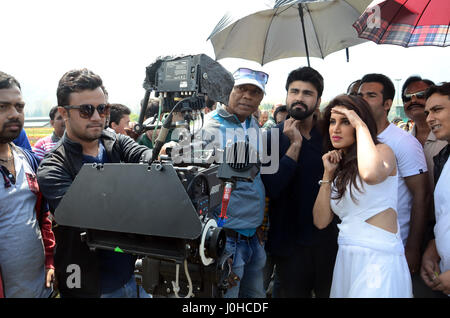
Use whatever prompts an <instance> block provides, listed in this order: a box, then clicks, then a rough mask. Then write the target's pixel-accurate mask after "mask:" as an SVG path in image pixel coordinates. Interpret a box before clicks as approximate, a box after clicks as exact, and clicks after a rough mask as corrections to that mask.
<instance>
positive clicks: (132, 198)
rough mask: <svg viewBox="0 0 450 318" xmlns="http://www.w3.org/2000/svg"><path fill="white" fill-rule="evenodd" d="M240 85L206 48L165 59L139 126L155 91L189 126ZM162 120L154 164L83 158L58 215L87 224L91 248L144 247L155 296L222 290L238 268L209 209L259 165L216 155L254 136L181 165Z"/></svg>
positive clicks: (146, 276) (155, 67)
mask: <svg viewBox="0 0 450 318" xmlns="http://www.w3.org/2000/svg"><path fill="white" fill-rule="evenodd" d="M233 84H234V80H233V78H232V76H231V74H230V73H229V72H228V71H226V70H225V69H223V67H222V66H221V65H220V64H218V63H217V62H215V61H213V60H211V59H210V58H209V57H207V56H206V55H204V54H201V55H197V56H187V57H181V58H175V59H167V58H166V59H158V60H157V61H156V62H155V63H153V64H151V65H150V66H149V67H147V70H146V79H145V81H144V88H145V89H146V94H145V97H144V103H143V105H142V109H141V114H140V119H139V124H138V128H137V129H136V131H138V132H139V131H145V129H146V127H144V125H143V114H144V113H145V110H146V107H147V101H148V98H149V95H150V92H151V91H152V90H155V92H156V93H157V94H160V97H161V98H162V101H163V102H162V105H163V111H164V112H169V114H171V113H172V112H173V111H174V110H176V109H177V107H179V108H178V110H179V111H181V112H184V113H185V117H184V118H185V120H186V122H187V123H186V125H187V126H189V122H188V121H189V119H190V118H191V117H189V114H190V113H191V112H195V111H200V110H201V109H202V108H203V107H204V96H205V95H207V96H209V98H211V99H213V100H215V101H220V102H223V103H226V102H227V100H228V95H229V93H230V92H231V89H232V87H233ZM169 117H170V116H169ZM163 126H164V127H163V129H162V131H161V132H160V136H158V139H157V143H156V145H155V148H154V149H153V156H152V158H151V160H149V161H148V162H141V163H139V164H131V163H126V164H93V165H92V164H85V165H84V166H83V167H82V168H81V170H80V172H79V173H78V175H77V177H76V178H75V180H74V182H73V184H72V185H71V187H70V188H69V190H68V191H67V193H66V195H65V196H64V197H63V199H62V200H61V202H60V204H59V206H58V209H57V213H56V214H55V216H56V222H57V223H58V224H61V225H66V226H72V227H76V228H81V229H83V230H85V232H84V233H83V235H82V236H83V237H82V239H83V240H85V242H86V243H87V244H88V246H89V247H90V248H91V249H107V250H113V251H116V252H118V253H130V254H134V255H138V262H137V263H136V271H135V276H136V278H137V280H138V283H140V284H141V285H142V286H143V287H144V289H145V290H146V291H147V292H149V293H151V294H153V295H154V296H169V297H170V296H173V295H174V296H177V297H181V296H183V297H193V296H196V297H221V296H223V294H224V292H225V291H226V289H227V277H228V275H229V272H230V268H229V264H228V262H227V261H226V260H225V259H224V258H223V257H222V255H223V252H224V249H225V242H226V237H225V232H224V231H223V229H222V228H221V227H220V226H218V224H217V222H216V220H215V219H214V217H213V216H212V213H211V212H212V210H213V209H215V208H217V207H219V206H220V204H221V203H223V198H224V197H225V196H223V195H222V194H223V193H224V188H225V187H227V188H230V189H231V188H232V186H233V184H234V183H235V182H236V181H238V180H244V181H252V180H253V179H254V177H255V176H256V174H257V173H258V171H259V167H258V165H255V164H251V163H249V162H248V160H247V161H246V162H244V163H240V164H236V162H233V160H231V162H230V160H224V161H223V163H219V164H217V163H211V162H210V160H209V158H211V156H215V157H216V158H217V157H221V156H227V155H228V156H230V155H231V156H232V157H233V156H234V158H237V157H243V158H247V159H248V157H249V155H248V154H249V152H250V148H249V147H248V144H245V145H244V146H242V145H241V144H239V143H237V144H234V145H232V146H231V147H228V148H226V149H224V150H221V149H215V150H214V151H212V153H209V155H208V158H205V156H203V157H202V158H203V159H204V160H201V161H200V162H199V161H198V160H197V161H193V163H183V164H175V163H174V161H173V159H172V158H171V157H170V156H159V152H160V149H161V146H162V145H163V144H164V142H165V136H163V138H160V137H161V134H164V129H168V128H169V127H170V122H169V123H168V122H167V119H166V122H165V123H164V125H163ZM238 153H239V154H238ZM242 154H243V155H242ZM197 159H198V158H197ZM224 185H225V186H224ZM228 194H229V193H228Z"/></svg>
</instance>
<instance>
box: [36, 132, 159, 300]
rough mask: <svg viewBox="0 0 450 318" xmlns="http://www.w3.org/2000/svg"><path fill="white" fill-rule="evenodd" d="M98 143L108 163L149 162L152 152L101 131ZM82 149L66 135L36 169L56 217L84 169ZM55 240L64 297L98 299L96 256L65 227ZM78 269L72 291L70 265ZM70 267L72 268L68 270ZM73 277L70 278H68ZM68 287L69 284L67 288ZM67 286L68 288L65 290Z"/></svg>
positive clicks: (74, 230)
mask: <svg viewBox="0 0 450 318" xmlns="http://www.w3.org/2000/svg"><path fill="white" fill-rule="evenodd" d="M100 139H101V140H102V141H103V145H104V147H105V149H106V152H107V155H108V158H109V162H111V163H119V162H126V163H137V162H139V161H140V159H141V157H142V156H144V157H145V158H151V153H152V151H151V150H149V149H148V148H147V147H145V146H140V145H138V144H137V143H135V142H134V140H132V139H131V138H130V137H127V136H124V135H120V134H117V135H116V134H114V133H111V132H109V131H106V130H104V131H103V133H102V135H101V137H100ZM82 160H83V153H82V147H81V145H80V144H79V143H76V142H74V141H72V140H70V139H69V138H68V137H67V136H66V135H65V134H64V136H63V137H62V139H61V140H60V141H59V143H58V144H57V145H56V146H55V148H54V149H53V150H52V151H51V152H50V153H49V154H47V155H46V156H45V158H44V159H43V160H42V161H41V164H40V166H39V168H38V173H37V178H38V183H39V187H40V189H41V191H42V193H43V195H44V197H45V198H46V199H47V200H48V203H49V206H50V211H51V212H52V213H55V210H56V208H57V207H58V204H59V202H60V201H61V199H62V197H63V196H64V194H65V193H66V192H67V190H68V189H69V187H70V185H71V184H72V182H73V180H74V179H75V176H76V175H77V173H78V172H79V171H80V169H81V167H82V165H83V162H82ZM54 232H55V237H56V252H55V272H56V278H57V281H58V288H59V291H60V293H61V295H62V296H63V297H99V296H100V273H99V259H98V255H97V252H95V251H90V250H89V247H88V246H87V244H86V243H84V242H82V241H81V239H80V233H81V230H80V229H77V228H72V227H67V226H56V227H54ZM72 264H75V265H78V266H79V268H80V279H81V286H79V287H77V286H76V287H74V286H73V285H72V284H71V283H70V282H71V281H72V282H74V281H73V280H74V276H73V275H74V274H75V272H74V271H73V268H74V267H73V265H72ZM70 265H72V266H70ZM71 275H72V276H71ZM68 283H69V284H68ZM68 285H69V286H68Z"/></svg>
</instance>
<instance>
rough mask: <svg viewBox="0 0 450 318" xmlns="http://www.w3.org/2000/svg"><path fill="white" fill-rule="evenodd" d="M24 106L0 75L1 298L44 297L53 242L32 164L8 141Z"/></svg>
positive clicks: (10, 81)
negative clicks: (2, 285)
mask: <svg viewBox="0 0 450 318" xmlns="http://www.w3.org/2000/svg"><path fill="white" fill-rule="evenodd" d="M24 107H25V103H24V101H23V99H22V93H21V88H20V84H19V82H18V81H17V80H16V79H15V78H14V77H12V76H10V75H8V74H6V73H3V72H0V175H1V183H2V184H1V185H0V276H1V280H0V281H2V282H3V284H4V289H5V290H4V294H5V296H6V297H20V298H24V297H26V298H36V297H44V298H47V297H49V296H50V294H51V292H52V288H51V282H52V280H53V274H54V267H53V248H54V246H55V241H54V236H53V232H52V230H51V221H50V220H49V212H48V210H47V209H45V208H46V205H45V203H44V202H43V201H42V195H41V194H40V192H39V187H38V185H37V182H36V169H37V165H38V159H37V158H36V157H34V155H33V154H32V153H31V152H29V151H27V150H24V149H22V148H20V147H18V146H16V145H14V143H13V142H12V141H13V140H14V139H15V138H17V137H18V136H19V134H20V132H21V131H22V128H23V123H24Z"/></svg>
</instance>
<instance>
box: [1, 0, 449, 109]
mask: <svg viewBox="0 0 450 318" xmlns="http://www.w3.org/2000/svg"><path fill="white" fill-rule="evenodd" d="M270 3H271V1H270V0H191V1H188V0H159V1H157V0H128V1H118V0H78V1H65V0H59V1H57V0H39V1H28V0H15V1H1V2H0V16H1V20H0V21H1V24H2V35H1V37H0V43H1V44H0V70H2V71H4V72H7V73H10V74H12V75H14V76H15V77H16V78H17V79H18V80H19V81H20V82H21V85H22V89H23V94H24V98H25V101H26V102H27V108H26V109H27V112H28V114H30V113H31V111H32V110H34V109H36V108H39V107H46V106H48V105H54V104H56V87H57V83H58V81H59V79H60V78H61V76H62V75H63V74H64V73H65V72H66V71H68V70H70V69H73V68H81V67H87V68H89V69H91V70H92V71H94V72H95V73H97V74H99V75H100V76H101V77H102V78H103V81H104V84H105V86H106V88H107V90H108V92H109V94H110V102H117V103H124V104H127V105H128V106H129V107H131V108H132V109H133V110H134V111H135V112H137V111H138V105H139V101H140V100H141V99H142V97H143V96H144V90H143V88H142V82H143V80H144V78H145V67H146V66H147V65H149V64H150V63H152V62H154V60H155V59H156V58H157V57H158V56H161V55H176V54H185V55H188V54H199V53H204V54H207V55H209V56H210V57H212V58H215V55H214V50H213V47H212V44H211V42H210V41H207V38H208V36H209V35H210V33H211V32H212V30H213V29H214V27H215V26H216V24H217V22H218V21H219V20H220V19H221V18H222V16H223V15H224V14H225V13H226V12H227V11H232V12H239V14H241V15H245V14H246V13H251V12H254V11H258V10H262V9H266V8H268V5H269V4H270ZM219 62H220V63H221V64H222V65H223V66H224V67H225V68H227V69H228V70H229V71H231V72H233V71H234V70H235V69H236V68H237V67H239V66H246V67H252V68H255V69H260V70H264V71H266V72H267V73H269V75H270V78H269V83H268V85H267V95H266V96H265V99H264V100H263V103H264V102H269V103H280V102H283V101H284V98H285V89H284V83H285V81H286V77H287V74H288V73H289V71H290V70H292V69H294V68H297V67H299V66H302V65H306V58H290V59H284V60H279V61H274V62H270V63H268V64H266V65H264V66H261V65H259V64H257V63H255V62H250V61H245V60H240V59H222V60H220V61H219ZM311 66H312V67H314V68H316V69H317V70H318V71H319V72H321V74H322V75H323V76H324V78H325V91H324V95H323V99H324V100H329V99H331V98H333V97H334V96H336V95H337V94H339V93H341V92H344V91H345V90H346V88H347V86H348V84H350V83H351V82H352V81H353V80H355V79H357V78H360V77H361V76H362V75H364V74H366V73H372V72H378V73H384V74H386V75H388V76H389V77H391V79H392V80H393V81H394V83H395V84H396V86H397V84H398V85H402V84H403V81H404V80H405V79H406V78H407V77H408V76H410V75H412V74H420V75H421V76H423V77H426V78H430V79H432V80H434V81H435V82H442V81H448V80H449V78H448V70H449V69H450V48H448V47H447V48H438V47H414V48H408V49H405V48H402V47H398V46H391V45H376V44H374V43H364V44H361V45H358V46H354V47H352V48H350V62H349V63H348V62H346V56H345V51H340V52H335V53H333V54H331V55H329V56H327V57H326V58H325V59H324V60H322V59H318V58H311ZM396 80H398V81H396Z"/></svg>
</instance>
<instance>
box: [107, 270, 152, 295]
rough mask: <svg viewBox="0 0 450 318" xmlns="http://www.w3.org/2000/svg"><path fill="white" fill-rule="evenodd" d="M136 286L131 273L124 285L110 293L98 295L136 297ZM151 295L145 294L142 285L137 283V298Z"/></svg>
mask: <svg viewBox="0 0 450 318" xmlns="http://www.w3.org/2000/svg"><path fill="white" fill-rule="evenodd" d="M136 287H137V284H136V280H135V278H134V275H133V276H132V277H131V279H130V280H129V281H128V282H127V283H126V284H125V285H123V286H122V287H120V288H119V289H116V290H115V291H112V292H110V293H102V294H101V295H100V298H138V295H137V288H136ZM151 297H152V296H151V295H150V294H147V292H146V291H145V290H144V288H142V286H140V285H139V298H151Z"/></svg>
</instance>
